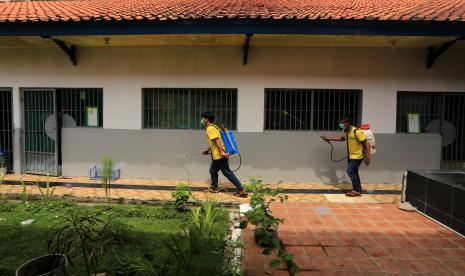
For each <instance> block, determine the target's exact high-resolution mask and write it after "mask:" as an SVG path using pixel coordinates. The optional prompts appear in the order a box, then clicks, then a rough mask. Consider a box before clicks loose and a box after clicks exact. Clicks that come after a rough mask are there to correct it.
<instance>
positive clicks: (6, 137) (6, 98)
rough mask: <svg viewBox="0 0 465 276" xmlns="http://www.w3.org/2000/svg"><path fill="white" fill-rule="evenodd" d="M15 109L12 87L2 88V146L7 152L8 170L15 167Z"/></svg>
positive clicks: (0, 92)
mask: <svg viewBox="0 0 465 276" xmlns="http://www.w3.org/2000/svg"><path fill="white" fill-rule="evenodd" d="M13 130H14V129H13V110H12V94H11V89H8V88H0V147H1V148H2V149H3V151H4V152H5V154H6V158H7V160H6V164H1V165H3V166H5V167H6V168H7V170H8V171H11V170H12V169H13Z"/></svg>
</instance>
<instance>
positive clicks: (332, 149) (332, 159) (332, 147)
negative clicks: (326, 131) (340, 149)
mask: <svg viewBox="0 0 465 276" xmlns="http://www.w3.org/2000/svg"><path fill="white" fill-rule="evenodd" d="M328 144H329V145H330V146H331V161H333V162H336V163H337V162H341V161H344V160H346V159H347V156H345V157H344V158H342V159H339V160H334V158H333V152H334V146H333V143H331V142H328Z"/></svg>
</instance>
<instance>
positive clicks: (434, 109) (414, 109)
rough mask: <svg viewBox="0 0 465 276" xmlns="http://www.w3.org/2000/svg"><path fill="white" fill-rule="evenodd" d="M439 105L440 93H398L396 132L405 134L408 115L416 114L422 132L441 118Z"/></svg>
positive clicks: (440, 101)
mask: <svg viewBox="0 0 465 276" xmlns="http://www.w3.org/2000/svg"><path fill="white" fill-rule="evenodd" d="M441 105H442V97H441V93H433V92H398V93H397V114H396V131H397V132H398V133H402V132H404V133H405V132H407V131H408V125H407V116H408V113H418V114H419V116H420V131H421V132H424V131H425V129H426V127H427V126H428V125H429V124H430V123H431V122H432V121H434V120H439V119H440V118H441V110H442V107H441Z"/></svg>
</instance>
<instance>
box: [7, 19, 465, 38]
mask: <svg viewBox="0 0 465 276" xmlns="http://www.w3.org/2000/svg"><path fill="white" fill-rule="evenodd" d="M144 34H302V35H383V36H465V22H464V21H420V20H418V21H382V20H309V19H282V20H276V19H193V20H165V21H159V20H131V21H124V20H121V21H106V20H100V21H76V22H75V21H67V22H64V21H48V22H1V23H0V36H40V35H49V36H58V35H60V36H65V35H144Z"/></svg>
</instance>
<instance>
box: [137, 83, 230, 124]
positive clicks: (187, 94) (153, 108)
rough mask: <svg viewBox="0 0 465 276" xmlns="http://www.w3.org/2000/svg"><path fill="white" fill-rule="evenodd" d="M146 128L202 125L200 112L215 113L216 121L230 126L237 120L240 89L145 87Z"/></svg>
mask: <svg viewBox="0 0 465 276" xmlns="http://www.w3.org/2000/svg"><path fill="white" fill-rule="evenodd" d="M142 94H143V95H142V98H143V114H142V122H143V124H142V125H143V128H157V129H201V126H200V115H201V114H202V113H203V112H205V111H211V112H213V113H214V114H215V117H216V119H215V123H216V124H218V125H220V126H221V125H224V126H225V127H227V128H229V129H236V124H237V89H233V88H144V89H142Z"/></svg>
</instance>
